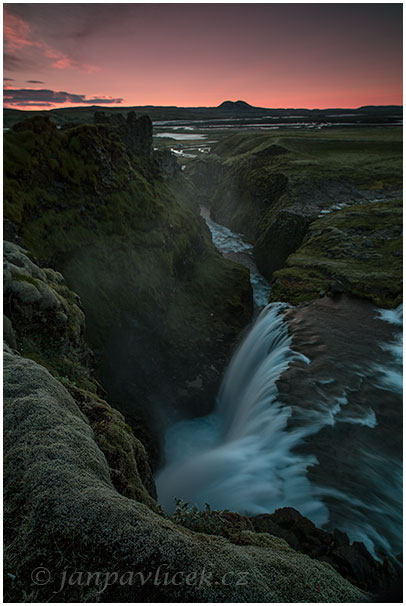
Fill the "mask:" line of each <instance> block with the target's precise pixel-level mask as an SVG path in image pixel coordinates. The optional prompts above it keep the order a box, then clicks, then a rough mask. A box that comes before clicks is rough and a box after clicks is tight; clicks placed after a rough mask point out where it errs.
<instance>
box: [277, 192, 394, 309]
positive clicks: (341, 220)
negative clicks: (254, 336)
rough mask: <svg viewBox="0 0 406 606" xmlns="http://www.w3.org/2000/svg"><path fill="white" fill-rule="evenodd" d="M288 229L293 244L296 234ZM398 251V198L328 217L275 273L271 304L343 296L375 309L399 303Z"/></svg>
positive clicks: (319, 220)
mask: <svg viewBox="0 0 406 606" xmlns="http://www.w3.org/2000/svg"><path fill="white" fill-rule="evenodd" d="M291 231H292V239H291V241H292V242H293V241H294V238H295V233H296V232H295V230H294V229H293V228H292V230H291ZM275 241H276V242H278V241H279V239H278V237H276V238H275ZM402 247H403V242H402V201H401V200H390V201H387V202H380V203H378V202H376V203H371V204H357V205H353V206H350V207H349V208H343V209H342V210H340V211H339V212H335V213H332V214H327V215H325V216H324V217H321V218H319V219H318V220H317V221H314V222H313V223H312V224H311V225H310V227H309V231H308V234H307V235H306V237H305V239H304V241H303V244H302V245H301V246H298V248H297V250H296V251H295V252H294V253H293V254H292V255H291V256H289V257H288V258H287V260H286V267H284V268H283V269H280V270H279V271H276V272H274V274H273V280H272V284H271V300H272V301H288V302H289V303H293V304H296V303H300V302H302V301H309V300H312V299H316V298H317V297H319V296H323V295H325V294H328V295H330V296H337V295H339V294H340V293H344V292H345V293H347V294H349V295H353V296H358V297H360V298H363V299H368V300H370V301H372V302H373V303H375V305H377V306H378V307H389V308H394V307H397V306H398V305H399V303H401V302H402Z"/></svg>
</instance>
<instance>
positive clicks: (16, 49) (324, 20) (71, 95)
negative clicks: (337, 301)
mask: <svg viewBox="0 0 406 606" xmlns="http://www.w3.org/2000/svg"><path fill="white" fill-rule="evenodd" d="M3 7H4V20H3V26H4V71H3V76H4V106H5V107H13V108H16V109H52V108H54V107H69V106H70V107H72V106H84V105H89V104H90V105H106V106H109V105H110V106H118V105H123V106H131V105H135V106H137V105H138V106H142V105H171V106H172V105H176V106H182V107H201V106H210V107H213V106H216V105H219V104H220V103H221V102H222V101H224V100H238V99H242V100H244V101H246V102H248V103H250V104H251V105H254V106H257V107H287V108H293V107H295V108H327V107H329V108H332V107H346V108H347V107H348V108H353V107H359V106H361V105H392V104H396V105H397V104H399V105H401V104H402V90H403V87H402V4H400V3H399V4H387V3H385V4H330V3H325V4H324V3H323V4H289V3H283V4H275V3H267V4H194V3H193V4H192V3H190V4H153V3H148V4H138V3H131V4H60V3H48V4H36V3H31V4H21V3H18V4H12V3H6V4H4V5H3Z"/></svg>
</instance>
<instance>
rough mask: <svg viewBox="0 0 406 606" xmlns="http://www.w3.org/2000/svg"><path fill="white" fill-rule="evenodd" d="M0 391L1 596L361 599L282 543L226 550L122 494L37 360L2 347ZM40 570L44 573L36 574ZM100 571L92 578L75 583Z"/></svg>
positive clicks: (251, 536)
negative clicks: (0, 385) (0, 455)
mask: <svg viewBox="0 0 406 606" xmlns="http://www.w3.org/2000/svg"><path fill="white" fill-rule="evenodd" d="M4 386H5V394H4V395H5V398H4V411H5V422H4V432H5V433H4V436H5V437H4V454H5V457H6V458H5V461H6V463H5V474H4V480H5V499H6V507H5V514H6V522H5V543H6V547H5V569H6V595H7V599H8V600H9V601H21V600H22V599H26V600H27V599H28V600H29V601H31V602H42V603H43V602H55V601H58V602H76V601H80V602H86V601H114V602H120V601H121V602H136V601H149V602H154V601H164V602H179V601H182V602H189V601H190V602H192V601H196V602H227V601H230V602H241V601H243V602H257V601H258V602H259V601H261V602H264V601H267V602H326V601H327V602H328V601H330V602H346V603H348V602H358V601H362V600H364V599H365V598H366V596H365V594H363V593H362V592H361V591H360V590H358V589H356V588H355V587H353V586H352V585H351V584H350V583H348V582H347V581H345V580H344V579H343V578H342V577H340V576H339V575H338V574H337V573H336V572H335V571H334V570H333V569H332V568H331V567H330V566H329V565H327V564H324V563H321V562H317V561H314V560H311V559H310V558H309V557H307V556H306V555H303V554H300V553H297V552H295V551H293V550H292V549H291V548H290V547H289V546H288V545H287V543H286V542H285V541H283V540H282V539H279V538H275V537H271V536H270V535H265V534H262V535H261V534H255V533H252V532H250V531H247V530H243V531H242V533H241V534H242V538H243V541H244V545H234V544H231V543H230V542H229V541H227V540H226V539H225V538H222V537H218V536H207V535H203V534H199V533H194V532H192V531H190V530H187V529H185V528H182V527H181V526H177V525H175V524H174V523H172V522H171V521H170V520H167V519H165V518H163V517H162V516H160V515H158V514H156V513H154V512H153V511H152V510H151V509H150V508H149V507H148V506H147V505H145V504H143V503H140V502H137V501H135V500H132V499H129V498H127V497H125V496H123V495H122V494H119V493H118V492H117V491H116V489H115V488H114V485H113V482H112V479H111V474H110V471H109V466H108V464H107V461H106V458H105V456H104V455H103V453H102V451H101V450H100V448H99V447H98V446H97V443H96V441H95V439H94V433H93V431H92V429H91V427H90V425H89V422H88V421H87V418H86V417H85V415H84V414H83V413H82V412H80V410H79V408H78V406H77V404H76V403H75V401H74V399H73V398H72V397H71V396H70V395H69V393H68V392H67V391H66V389H65V388H64V387H63V386H62V385H61V384H60V383H59V382H58V381H57V380H56V379H55V378H53V377H52V376H51V375H50V374H49V373H48V372H47V371H46V370H45V369H44V368H43V367H41V366H39V365H38V364H36V363H35V362H33V361H31V360H27V359H24V358H22V357H20V356H18V355H16V354H13V353H10V352H9V351H6V352H5V355H4ZM39 567H43V568H45V569H46V571H49V577H48V576H45V577H44V576H35V575H38V569H39ZM46 571H45V573H43V574H45V575H48V573H47V572H46ZM80 572H82V573H83V574H82V577H80V576H79V573H80ZM97 572H99V573H100V575H99V577H97V575H96V574H94V576H93V577H90V581H89V582H86V579H87V578H88V577H87V576H85V577H84V580H83V575H87V574H88V573H90V574H92V573H97ZM131 572H132V573H133V582H130V581H131V576H130V573H131ZM141 573H142V574H144V579H147V580H146V581H145V583H144V584H143V583H142V582H141V581H140V579H141V577H140V575H141ZM149 573H151V575H152V579H151V578H150V580H149V581H148V574H149ZM164 573H167V574H168V576H167V578H169V582H167V583H166V584H165V583H164V581H163V575H164ZM175 573H178V575H177V577H176V578H175V579H174V577H173V575H174V574H175ZM106 574H107V575H108V574H110V576H109V577H107V580H108V581H109V583H110V584H109V583H108V582H107V581H106ZM125 574H126V576H123V575H125ZM101 575H103V576H101ZM114 575H116V576H114ZM157 575H158V576H157ZM159 575H161V576H160V577H159ZM186 575H191V576H189V577H186ZM44 578H45V581H46V582H45V583H42V584H41V582H42V581H43V580H44ZM81 578H82V581H81ZM156 578H158V580H159V582H154V579H156ZM202 578H203V581H201V579H202ZM64 579H65V581H64ZM186 579H188V580H189V582H187V581H186Z"/></svg>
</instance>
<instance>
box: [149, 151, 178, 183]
mask: <svg viewBox="0 0 406 606" xmlns="http://www.w3.org/2000/svg"><path fill="white" fill-rule="evenodd" d="M153 159H154V160H155V162H156V163H157V164H158V166H159V170H160V171H161V174H162V176H163V178H164V179H165V181H169V180H170V179H172V178H173V177H175V176H176V175H177V174H178V173H179V172H180V169H179V165H178V161H177V159H176V157H175V155H174V154H173V153H172V152H171V151H170V150H169V149H163V150H156V151H154V153H153Z"/></svg>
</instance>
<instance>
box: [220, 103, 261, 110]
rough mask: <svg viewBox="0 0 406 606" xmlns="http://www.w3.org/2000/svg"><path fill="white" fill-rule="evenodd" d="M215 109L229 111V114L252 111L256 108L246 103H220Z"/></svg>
mask: <svg viewBox="0 0 406 606" xmlns="http://www.w3.org/2000/svg"><path fill="white" fill-rule="evenodd" d="M216 109H224V110H227V111H231V112H236V111H239V112H240V111H252V110H255V109H257V108H256V107H253V106H252V105H250V104H249V103H247V102H246V101H223V103H220V105H218V106H217V108H216Z"/></svg>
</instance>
